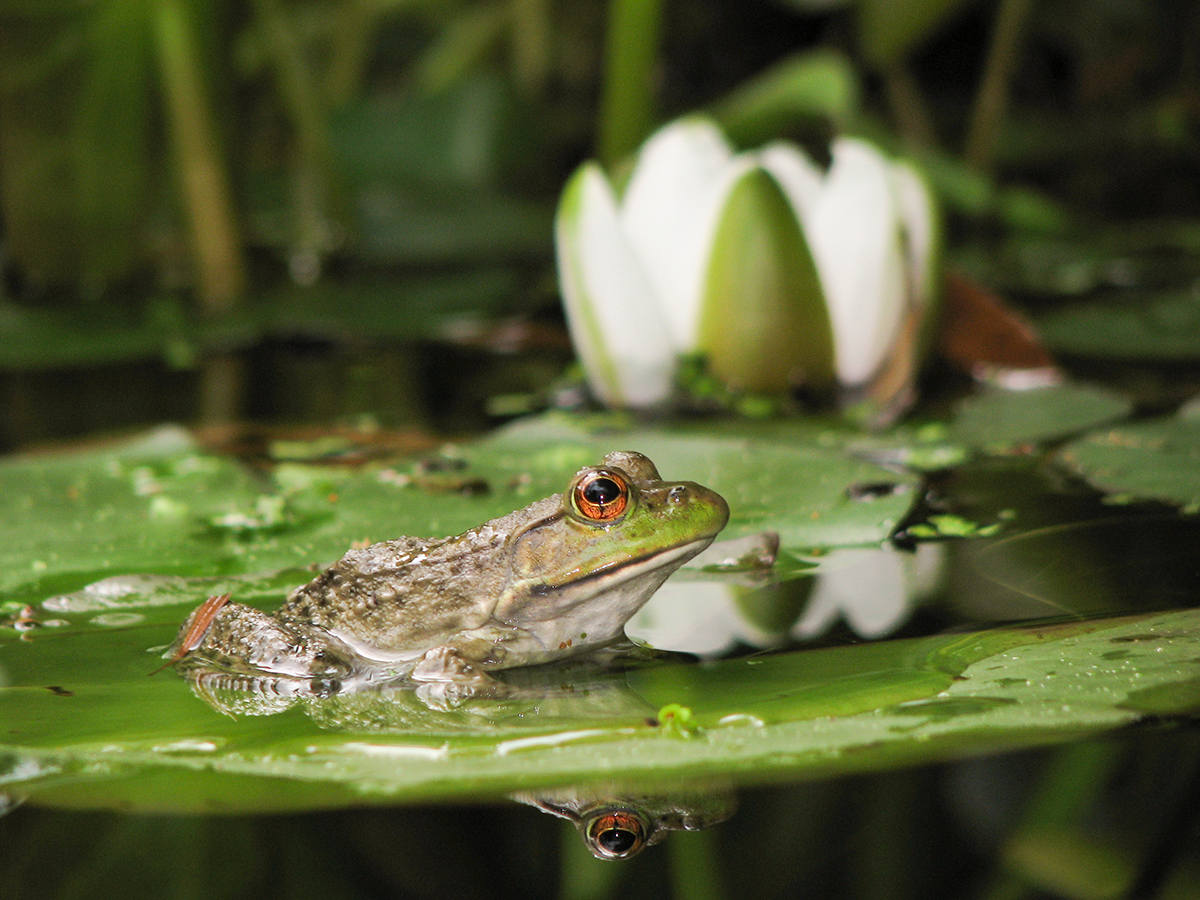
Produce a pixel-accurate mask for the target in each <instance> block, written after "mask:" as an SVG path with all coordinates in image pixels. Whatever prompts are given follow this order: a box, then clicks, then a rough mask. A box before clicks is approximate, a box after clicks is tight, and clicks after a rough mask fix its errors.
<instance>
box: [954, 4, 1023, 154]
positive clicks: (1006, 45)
mask: <svg viewBox="0 0 1200 900" xmlns="http://www.w3.org/2000/svg"><path fill="white" fill-rule="evenodd" d="M1031 6H1032V2H1031V0H1001V3H1000V9H999V11H998V12H997V13H996V24H995V26H994V28H993V30H992V43H991V47H990V48H989V49H988V58H987V62H986V63H985V67H984V71H983V80H982V81H981V82H980V84H979V93H978V94H976V95H975V105H974V107H973V108H972V110H971V121H970V124H969V126H968V128H967V140H966V147H965V149H964V156H965V157H966V160H967V162H968V163H970V164H971V165H973V166H975V167H976V168H978V169H980V170H982V171H988V170H989V169H991V167H992V164H993V163H994V161H995V155H996V144H997V142H998V139H999V130H1000V123H1001V121H1002V120H1003V119H1004V112H1005V108H1006V107H1007V105H1008V81H1009V77H1010V75H1011V73H1012V69H1013V66H1014V65H1015V63H1016V61H1017V53H1018V51H1019V50H1020V43H1021V32H1022V30H1023V28H1024V25H1025V20H1026V19H1027V18H1028V17H1029V10H1030V8H1031Z"/></svg>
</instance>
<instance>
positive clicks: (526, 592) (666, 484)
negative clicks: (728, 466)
mask: <svg viewBox="0 0 1200 900" xmlns="http://www.w3.org/2000/svg"><path fill="white" fill-rule="evenodd" d="M547 503H549V504H550V505H551V509H552V512H551V514H550V515H546V516H538V517H535V519H534V520H533V521H530V522H528V523H527V524H526V525H525V527H524V528H521V529H517V531H516V532H514V534H513V536H512V540H511V541H510V543H509V546H510V547H511V551H512V556H511V581H510V585H509V590H508V591H506V596H505V597H504V598H503V599H502V601H501V603H500V604H499V605H498V606H497V608H496V612H495V616H496V618H498V619H500V620H501V621H504V622H507V623H510V624H514V625H520V626H522V627H529V626H530V624H531V623H536V622H543V623H544V622H551V621H553V622H554V623H555V624H556V629H555V630H559V631H561V632H562V634H563V635H569V637H564V638H563V640H570V641H572V642H574V641H577V640H578V641H580V642H581V644H583V645H588V646H591V645H595V644H599V643H605V642H608V641H611V640H612V639H614V638H615V637H618V636H619V635H620V634H621V629H622V628H623V626H624V624H625V622H626V621H627V620H628V619H629V617H630V616H632V615H633V614H634V613H635V612H637V610H638V609H639V608H640V607H641V606H642V604H644V603H645V602H646V600H648V599H649V598H650V595H651V594H653V593H654V591H656V590H657V589H658V587H659V586H660V585H661V584H662V583H663V581H665V580H666V578H667V576H668V575H670V574H671V573H672V572H674V571H675V570H676V569H678V568H679V567H680V566H681V565H683V564H684V563H685V562H687V561H688V560H689V559H691V558H692V557H693V556H695V555H696V554H697V553H699V552H700V551H701V550H703V549H704V548H705V547H707V546H708V545H709V544H710V543H712V540H713V538H714V537H716V535H717V532H719V531H720V530H721V529H722V528H724V527H725V523H726V522H727V521H728V519H729V507H728V505H727V504H726V503H725V500H724V499H723V498H722V497H721V495H720V494H718V493H716V492H715V491H712V490H710V489H709V488H706V487H703V486H701V485H699V484H695V483H694V482H691V481H663V480H662V478H661V477H660V476H659V474H658V469H656V468H655V466H654V463H652V462H651V461H650V460H649V459H647V458H646V457H645V456H643V455H642V454H640V453H633V452H629V451H622V452H616V453H610V454H608V455H607V456H606V457H604V462H603V464H602V465H599V466H594V467H588V468H585V469H581V470H580V471H579V472H578V473H577V474H576V475H575V477H574V478H572V479H571V482H570V484H569V485H567V489H566V490H565V491H564V492H563V493H562V494H561V495H559V496H557V497H553V498H550V500H549V501H547ZM549 631H550V630H549V629H547V634H546V635H545V637H544V639H545V640H553V639H554V635H551V634H550V633H549Z"/></svg>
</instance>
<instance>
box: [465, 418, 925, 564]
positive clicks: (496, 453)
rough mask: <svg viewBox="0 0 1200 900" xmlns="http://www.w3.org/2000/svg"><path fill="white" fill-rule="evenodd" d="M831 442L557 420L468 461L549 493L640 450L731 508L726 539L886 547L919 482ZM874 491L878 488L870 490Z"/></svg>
mask: <svg viewBox="0 0 1200 900" xmlns="http://www.w3.org/2000/svg"><path fill="white" fill-rule="evenodd" d="M830 439H831V435H830V433H829V431H828V429H822V428H813V427H806V426H792V425H790V424H789V423H786V422H784V423H780V425H779V426H778V427H772V426H770V425H765V426H764V425H756V424H754V423H750V424H748V425H746V426H744V427H743V426H741V425H737V426H730V427H726V428H724V429H721V430H719V431H716V432H713V431H705V432H698V431H694V430H689V429H687V428H686V427H681V428H679V429H675V430H670V429H663V428H657V427H647V426H639V425H636V424H634V423H632V422H628V421H626V420H621V419H613V418H609V417H603V418H597V419H594V420H585V419H579V418H573V417H567V416H557V415H549V416H544V417H541V418H534V419H526V420H523V421H521V422H518V423H516V424H515V425H513V426H510V427H509V428H506V429H504V430H502V431H500V432H498V433H497V434H496V435H495V436H493V437H491V438H489V439H487V440H485V441H483V442H482V443H480V444H478V445H475V446H474V447H473V448H471V449H470V450H469V451H468V457H469V458H471V459H473V460H478V461H479V462H480V464H481V465H482V464H483V461H484V460H487V461H488V464H489V465H492V466H497V467H504V468H505V469H506V470H507V471H512V472H514V473H515V472H518V471H529V472H533V473H549V474H550V476H551V478H550V480H549V481H548V482H544V484H545V487H546V488H548V489H550V490H558V489H559V488H558V487H555V485H560V484H562V483H563V482H565V480H566V478H568V477H569V476H570V473H571V472H573V471H575V470H576V469H578V468H579V467H580V466H582V465H586V464H588V463H589V462H590V461H592V460H595V459H597V458H598V456H599V455H601V454H603V453H604V452H607V450H611V449H614V448H616V447H622V448H628V449H636V450H638V451H639V452H642V453H645V454H646V455H647V456H649V457H650V458H651V459H653V460H654V461H655V462H656V463H657V464H658V467H659V469H660V470H661V471H662V472H663V475H664V477H666V478H686V479H688V480H691V481H698V482H700V483H701V484H705V485H707V486H709V487H711V488H713V489H714V490H716V491H717V492H718V493H720V494H721V495H722V496H724V497H725V499H726V500H728V501H729V508H730V519H729V525H728V526H727V527H726V529H725V531H724V532H723V533H722V537H723V538H737V537H742V536H744V535H748V534H755V533H758V532H761V531H774V532H777V533H778V534H779V536H780V543H781V545H782V546H784V547H785V548H787V547H790V548H800V549H804V548H818V547H839V546H855V545H861V544H873V543H876V544H877V543H879V542H880V541H882V540H884V539H886V538H887V537H888V536H889V535H890V534H891V533H892V531H893V530H894V529H895V527H896V525H897V523H898V522H899V521H900V519H901V518H903V516H904V514H905V513H906V512H907V511H908V509H909V507H910V506H911V505H912V502H913V500H914V498H915V496H916V488H917V486H918V484H919V479H918V478H917V477H916V476H915V475H913V474H911V473H905V472H899V471H896V470H895V469H888V468H884V467H882V466H879V465H876V464H874V463H871V462H869V461H867V460H865V459H862V458H859V457H857V456H855V455H854V454H852V453H849V452H847V451H846V450H845V449H844V447H843V446H842V445H841V444H838V443H830ZM834 440H836V439H834ZM536 477H538V478H539V479H540V478H542V477H543V475H542V474H539V475H537V476H536ZM864 485H869V486H873V487H874V488H876V489H875V490H870V491H863V490H860V488H862V487H863V486H864Z"/></svg>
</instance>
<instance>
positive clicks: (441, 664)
mask: <svg viewBox="0 0 1200 900" xmlns="http://www.w3.org/2000/svg"><path fill="white" fill-rule="evenodd" d="M410 677H411V678H412V680H413V681H415V682H417V685H418V687H417V695H418V696H419V697H420V698H421V699H422V701H424V702H425V704H426V705H427V706H429V707H430V708H435V709H449V708H452V707H454V706H457V705H458V704H460V703H462V702H463V701H465V700H473V699H478V698H483V697H489V698H495V697H498V696H500V695H501V694H503V693H504V691H505V685H504V684H503V683H502V682H499V681H497V680H496V679H495V678H492V677H491V676H490V675H488V674H487V672H485V671H483V669H480V668H478V667H476V666H473V665H471V663H470V662H468V661H467V659H466V657H464V656H463V655H462V653H461V652H460V651H459V650H458V648H456V647H453V646H451V645H449V644H444V645H442V646H440V647H434V648H433V649H432V650H428V651H426V652H425V654H424V655H423V656H422V657H421V658H420V659H419V660H417V664H416V665H415V666H414V667H413V670H412V675H411V676H410Z"/></svg>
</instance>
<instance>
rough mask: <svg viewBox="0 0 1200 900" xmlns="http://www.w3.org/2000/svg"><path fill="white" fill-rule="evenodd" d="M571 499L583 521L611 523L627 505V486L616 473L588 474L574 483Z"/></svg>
mask: <svg viewBox="0 0 1200 900" xmlns="http://www.w3.org/2000/svg"><path fill="white" fill-rule="evenodd" d="M572 499H573V502H574V504H575V508H576V510H578V511H579V514H580V515H582V516H583V517H584V518H585V519H588V520H589V521H592V522H600V523H607V522H613V521H615V520H616V519H619V518H620V517H621V515H622V514H623V513H624V512H625V509H626V507H627V506H628V505H629V485H628V484H626V483H625V479H624V478H622V477H621V476H620V475H617V474H616V473H612V472H589V473H588V474H586V475H584V476H583V477H582V478H581V479H580V480H579V481H578V482H577V483H576V485H575V489H574V495H573V498H572Z"/></svg>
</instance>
